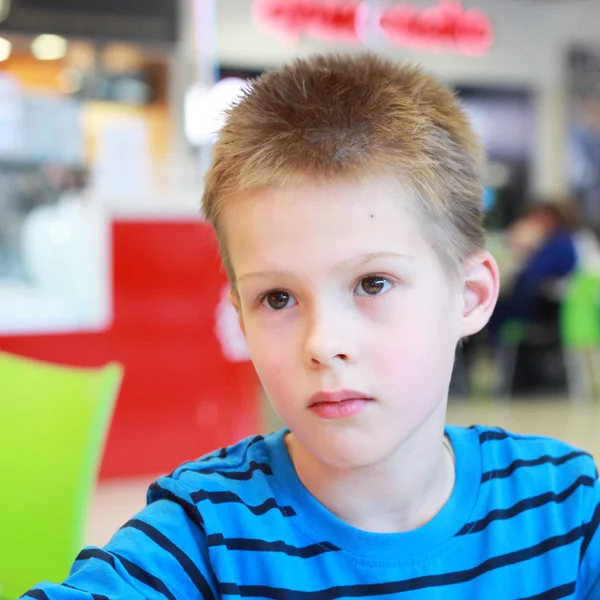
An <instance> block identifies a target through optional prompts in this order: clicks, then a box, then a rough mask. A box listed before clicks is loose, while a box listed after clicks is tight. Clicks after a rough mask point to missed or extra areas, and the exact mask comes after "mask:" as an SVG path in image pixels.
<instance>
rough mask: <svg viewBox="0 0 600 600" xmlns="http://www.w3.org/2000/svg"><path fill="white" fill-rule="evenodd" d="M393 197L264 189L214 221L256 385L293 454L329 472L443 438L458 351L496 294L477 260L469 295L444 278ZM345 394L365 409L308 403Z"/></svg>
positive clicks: (370, 188)
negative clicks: (221, 232) (296, 448)
mask: <svg viewBox="0 0 600 600" xmlns="http://www.w3.org/2000/svg"><path fill="white" fill-rule="evenodd" d="M402 194H403V193H402V192H401V191H399V189H398V187H397V186H396V187H393V186H392V185H391V184H385V182H381V184H378V185H375V184H373V183H371V184H368V185H367V184H364V185H359V184H352V185H350V184H343V183H332V184H330V185H321V184H319V185H317V184H306V185H300V186H294V187H287V188H268V189H263V190H260V191H258V192H255V193H253V194H251V195H250V196H246V197H244V198H241V199H239V200H237V199H234V200H233V201H232V202H231V203H230V204H229V205H228V206H227V208H226V209H225V212H224V215H223V224H224V229H225V232H226V236H227V246H228V249H229V253H230V257H231V262H232V266H233V270H234V272H235V275H236V279H237V294H236V293H233V294H232V299H233V302H234V305H235V306H236V309H237V310H238V314H239V317H240V323H241V325H242V329H243V330H244V332H245V335H246V339H247V342H248V346H249V349H250V353H251V356H252V360H253V362H254V365H255V367H256V370H257V372H258V375H259V377H260V379H261V381H262V384H263V385H264V388H265V390H266V392H267V394H268V396H269V398H270V400H271V401H272V403H273V405H274V407H275V410H276V411H277V412H278V414H279V415H280V417H281V418H282V420H283V422H284V423H285V424H286V425H287V426H288V427H289V428H290V429H291V430H292V432H293V433H294V436H295V437H296V438H297V440H298V441H299V442H300V443H301V444H302V445H303V446H304V447H305V448H306V449H308V450H309V451H310V452H311V453H312V454H313V455H314V456H316V457H317V458H318V459H319V460H321V461H323V462H324V463H326V464H329V465H330V466H332V467H333V466H335V467H357V466H366V465H368V464H374V463H377V462H379V461H381V460H384V459H385V458H387V457H389V456H391V455H392V454H393V453H394V451H395V450H398V449H399V448H400V446H402V445H403V444H404V442H406V441H407V440H408V439H409V438H410V437H411V436H413V434H416V433H417V432H420V435H421V434H422V435H425V436H426V435H427V434H431V436H434V434H436V435H437V436H439V433H441V427H442V426H443V422H444V419H445V402H446V398H447V391H448V385H449V380H450V376H451V372H452V367H453V361H454V353H455V348H456V345H457V342H458V340H459V339H460V338H461V337H462V336H464V335H468V334H471V333H474V331H476V330H478V329H479V328H481V327H482V326H483V325H484V324H485V322H486V321H487V318H488V317H489V313H490V312H491V308H493V302H494V300H495V296H494V294H495V293H497V286H496V288H494V285H495V283H494V277H495V274H494V272H493V271H494V266H493V265H492V269H491V271H490V268H489V264H488V266H486V264H487V263H486V260H488V259H489V256H487V255H485V253H483V254H482V256H483V258H481V259H480V260H476V261H475V263H477V264H475V263H473V264H474V265H475V266H474V267H473V268H472V269H471V271H472V272H473V273H474V274H475V275H474V276H473V277H474V278H472V279H473V280H474V281H475V283H474V284H467V285H466V286H465V285H463V284H464V281H459V280H458V278H456V277H453V276H452V275H450V274H449V272H448V269H447V268H445V267H444V266H443V264H442V263H441V262H440V260H439V258H438V256H437V255H436V253H435V251H434V249H433V247H432V243H431V242H430V241H429V240H428V239H427V237H426V236H424V235H423V233H422V231H421V227H420V226H419V223H418V221H417V219H416V218H415V217H414V216H413V215H412V214H411V212H409V211H408V210H407V209H406V208H405V207H404V206H403V204H404V205H405V204H406V203H407V202H410V198H409V197H408V195H407V194H406V193H404V196H405V197H404V198H402ZM489 260H491V261H492V263H493V259H489ZM482 269H483V270H482ZM482 277H483V279H484V281H483V288H482V286H481V285H480V284H481V281H479V280H481V278H482ZM466 278H467V279H468V278H469V275H468V274H467V277H466ZM478 278H479V279H478ZM486 278H487V279H486ZM488 280H489V281H488ZM490 282H491V283H490ZM496 283H497V282H496ZM486 286H487V287H486ZM482 290H483V291H482ZM486 303H487V304H486ZM488 304H491V308H490V307H489V306H487V305H488ZM340 390H353V392H350V393H349V394H344V393H342V397H344V396H348V395H349V396H356V397H360V398H363V400H359V401H356V400H348V401H346V402H338V401H339V400H340V398H339V397H329V398H328V397H326V396H325V397H315V396H314V395H315V394H316V393H318V392H322V391H326V392H336V391H340ZM324 399H325V400H332V401H333V402H331V403H318V404H316V405H315V404H314V402H315V400H324ZM364 399H367V400H364ZM434 437H435V436H434ZM438 439H439V437H438Z"/></svg>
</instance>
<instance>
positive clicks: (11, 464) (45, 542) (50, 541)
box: [0, 352, 122, 599]
mask: <svg viewBox="0 0 600 600" xmlns="http://www.w3.org/2000/svg"><path fill="white" fill-rule="evenodd" d="M121 379H122V368H121V366H120V365H118V364H109V365H107V366H105V367H102V368H99V369H81V368H68V367H62V366H56V365H51V364H47V363H42V362H38V361H33V360H30V359H25V358H21V357H17V356H14V355H10V354H6V353H3V352H0V598H7V599H14V598H17V597H18V596H19V595H21V594H22V593H24V592H25V591H26V590H27V589H29V588H31V587H33V586H34V585H36V584H37V583H39V582H40V581H53V582H60V581H63V580H64V579H65V578H66V576H67V575H68V573H69V569H70V566H71V565H72V563H73V560H74V559H75V557H76V556H77V553H78V552H79V551H80V550H81V548H82V546H83V543H84V531H85V523H86V518H87V510H88V506H89V501H90V497H91V494H92V492H93V488H94V484H95V481H96V476H97V471H98V467H99V464H100V458H101V455H102V451H103V446H104V441H105V438H106V434H107V431H108V426H109V423H110V419H111V415H112V410H113V407H114V404H115V400H116V397H117V393H118V389H119V387H120V383H121Z"/></svg>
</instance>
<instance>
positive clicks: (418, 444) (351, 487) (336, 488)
mask: <svg viewBox="0 0 600 600" xmlns="http://www.w3.org/2000/svg"><path fill="white" fill-rule="evenodd" d="M418 437H422V436H419V435H418V433H417V434H415V435H413V437H412V438H410V439H408V440H407V441H406V442H405V443H404V444H402V446H401V447H399V448H398V449H397V450H396V452H394V453H393V455H392V456H390V457H388V458H387V459H386V460H385V461H381V462H379V463H377V464H374V465H369V466H365V467H360V468H356V469H338V468H333V467H330V466H328V465H326V464H324V463H322V462H321V461H319V460H318V459H317V458H316V457H315V456H314V455H312V454H311V453H310V452H309V451H307V450H306V449H305V448H304V447H303V446H302V445H301V444H299V443H298V440H297V439H296V438H295V437H294V436H293V434H290V435H288V437H287V438H286V444H287V447H288V451H289V453H290V457H291V459H292V462H293V463H294V467H295V469H296V472H297V474H298V477H299V478H300V480H301V481H302V483H303V484H304V486H305V487H306V488H307V490H308V491H309V492H310V493H311V494H312V495H313V496H314V497H315V498H316V499H317V500H318V501H319V502H320V503H321V504H323V506H325V507H326V508H327V509H328V510H330V511H331V512H332V513H333V514H335V515H336V516H337V517H338V518H340V519H341V520H342V521H344V522H346V523H348V524H349V525H352V526H353V527H356V528H358V529H362V530H365V531H371V532H374V533H398V532H403V531H411V530H413V529H417V528H418V527H421V526H423V525H425V524H426V523H427V522H429V521H430V520H431V519H432V518H433V517H434V516H435V515H436V514H437V513H438V512H439V511H440V510H441V508H442V507H443V506H444V504H445V503H446V501H447V500H448V498H449V497H450V495H451V493H452V489H453V488H454V481H455V468H454V457H453V454H452V450H451V445H450V444H449V443H448V444H447V445H446V444H444V436H443V428H442V429H441V431H440V432H439V435H437V436H435V437H432V436H430V437H429V438H428V439H427V443H426V444H423V443H422V440H419V439H417V438H418Z"/></svg>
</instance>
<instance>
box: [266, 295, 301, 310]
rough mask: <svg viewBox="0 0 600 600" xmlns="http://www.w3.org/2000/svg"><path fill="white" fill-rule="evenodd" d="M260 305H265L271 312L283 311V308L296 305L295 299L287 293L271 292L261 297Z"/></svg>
mask: <svg viewBox="0 0 600 600" xmlns="http://www.w3.org/2000/svg"><path fill="white" fill-rule="evenodd" d="M262 303H263V304H264V303H266V304H267V306H268V307H269V308H271V309H273V310H283V309H284V308H290V306H294V305H295V304H296V299H295V298H294V297H293V296H292V295H291V294H288V293H287V292H283V291H281V290H273V291H272V292H269V293H268V294H266V295H265V296H264V297H263V299H262Z"/></svg>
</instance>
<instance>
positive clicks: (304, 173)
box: [202, 54, 484, 283]
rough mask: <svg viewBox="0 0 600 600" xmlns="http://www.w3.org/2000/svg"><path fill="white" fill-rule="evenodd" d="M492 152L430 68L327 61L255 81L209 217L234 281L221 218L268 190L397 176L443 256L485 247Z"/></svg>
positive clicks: (241, 106) (221, 154) (235, 120)
mask: <svg viewBox="0 0 600 600" xmlns="http://www.w3.org/2000/svg"><path fill="white" fill-rule="evenodd" d="M483 167H484V153H483V150H482V148H481V145H480V142H479V140H478V138H477V136H476V135H475V134H474V132H473V130H472V128H471V126H470V124H469V122H468V119H467V118H466V116H465V114H464V112H463V110H462V108H461V106H460V103H459V102H458V101H457V99H456V97H455V96H454V94H453V93H452V92H451V91H450V90H449V89H447V88H446V87H444V86H443V85H441V84H440V83H439V82H438V81H437V80H436V79H435V78H433V77H431V76H430V75H427V74H426V73H424V72H423V71H422V70H421V69H419V68H417V67H414V66H411V65H403V64H397V63H394V62H392V61H390V60H386V59H383V58H380V57H377V56H374V55H372V54H362V55H359V56H355V57H352V56H350V55H317V56H313V57H310V58H307V59H299V60H296V61H294V62H293V63H291V64H289V65H286V66H284V67H282V68H281V69H279V70H277V71H273V72H268V73H265V74H263V75H261V76H260V77H258V78H257V79H255V80H254V81H253V82H252V84H251V87H250V89H249V91H248V92H247V93H245V95H244V96H243V97H242V99H241V100H240V101H239V102H238V103H237V104H236V105H235V106H234V107H232V108H231V109H230V110H229V112H228V117H227V120H226V124H225V126H224V127H223V129H222V130H221V132H220V137H219V140H218V142H217V143H216V145H215V148H214V153H213V159H212V164H211V167H210V169H209V171H208V173H207V176H206V185H205V190H204V196H203V199H202V207H203V212H204V215H205V217H206V219H207V220H208V221H209V222H210V223H211V224H212V225H213V227H214V228H215V231H216V233H217V237H218V239H219V244H220V247H221V254H222V257H223V263H224V265H225V268H226V270H227V272H228V275H229V277H230V280H231V281H232V282H233V283H235V275H234V273H233V269H232V266H231V264H230V259H229V255H228V252H227V247H226V241H225V232H224V230H223V224H222V222H221V218H220V216H221V212H222V209H223V206H224V205H225V203H226V202H228V201H230V200H232V199H236V198H240V197H241V196H242V195H243V194H244V193H247V192H250V191H253V190H256V189H259V188H261V187H264V186H273V185H274V186H285V185H290V184H294V183H300V182H303V181H306V180H313V181H314V180H316V181H321V180H322V181H330V180H332V179H333V180H343V181H350V182H358V181H364V180H368V179H369V178H376V177H381V176H385V177H390V176H391V177H394V178H397V179H398V181H399V182H402V183H403V184H405V185H406V184H408V186H410V188H411V189H412V190H413V191H414V192H415V194H416V198H417V199H418V202H417V204H418V210H419V214H420V216H421V217H422V222H423V224H424V226H425V230H426V233H428V234H430V235H431V240H432V242H433V243H434V244H435V246H436V249H437V250H438V252H439V254H440V256H441V257H442V258H443V259H446V260H448V262H449V264H450V265H451V266H457V265H459V264H460V263H461V262H462V261H463V260H464V259H465V258H466V257H467V256H468V255H469V254H470V253H471V252H473V251H475V250H477V249H479V248H482V247H483V245H484V229H483V213H482V176H483Z"/></svg>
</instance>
